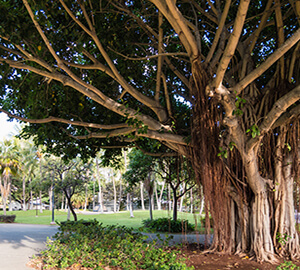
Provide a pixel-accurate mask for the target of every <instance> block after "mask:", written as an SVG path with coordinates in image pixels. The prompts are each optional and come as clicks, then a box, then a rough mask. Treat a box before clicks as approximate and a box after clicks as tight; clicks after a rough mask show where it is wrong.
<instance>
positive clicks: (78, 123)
mask: <svg viewBox="0 0 300 270" xmlns="http://www.w3.org/2000/svg"><path fill="white" fill-rule="evenodd" d="M0 112H3V113H5V114H7V116H9V117H12V118H15V119H18V120H20V121H23V122H26V123H31V124H46V123H51V122H58V123H63V124H68V125H74V126H81V127H88V128H99V129H118V128H124V127H128V125H127V124H112V125H101V124H95V123H87V122H81V121H73V120H67V119H63V118H58V117H53V116H50V117H47V118H44V119H27V118H24V117H20V116H17V115H14V114H11V113H10V112H8V111H5V110H3V109H2V108H0Z"/></svg>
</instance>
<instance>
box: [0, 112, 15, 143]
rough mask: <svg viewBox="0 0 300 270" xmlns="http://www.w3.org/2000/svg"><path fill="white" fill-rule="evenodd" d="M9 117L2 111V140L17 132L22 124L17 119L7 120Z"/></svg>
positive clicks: (0, 125) (0, 118) (0, 120)
mask: <svg viewBox="0 0 300 270" xmlns="http://www.w3.org/2000/svg"><path fill="white" fill-rule="evenodd" d="M7 120H8V117H7V116H6V114H4V113H0V141H3V139H5V138H6V139H9V137H10V135H11V134H13V135H16V134H17V127H19V126H20V125H19V124H18V123H17V121H16V120H13V122H7Z"/></svg>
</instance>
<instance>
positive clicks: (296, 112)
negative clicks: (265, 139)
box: [272, 104, 300, 129]
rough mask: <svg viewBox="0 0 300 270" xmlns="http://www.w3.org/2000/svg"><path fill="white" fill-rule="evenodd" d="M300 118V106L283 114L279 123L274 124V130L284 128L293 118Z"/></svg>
mask: <svg viewBox="0 0 300 270" xmlns="http://www.w3.org/2000/svg"><path fill="white" fill-rule="evenodd" d="M299 116H300V104H299V105H297V106H296V107H294V108H293V109H291V110H290V111H287V112H285V113H284V114H282V115H281V116H280V117H279V118H278V119H277V121H276V122H275V123H274V124H273V126H272V129H274V128H277V127H280V126H283V125H284V124H286V123H287V122H289V121H290V120H291V119H293V118H297V117H299Z"/></svg>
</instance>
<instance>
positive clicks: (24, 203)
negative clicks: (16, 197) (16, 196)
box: [22, 176, 27, 211]
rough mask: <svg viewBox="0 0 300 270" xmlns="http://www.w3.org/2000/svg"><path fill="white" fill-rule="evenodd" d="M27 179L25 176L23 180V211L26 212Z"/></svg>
mask: <svg viewBox="0 0 300 270" xmlns="http://www.w3.org/2000/svg"><path fill="white" fill-rule="evenodd" d="M25 179H26V177H25V176H23V179H22V188H23V211H26V210H27V209H26V182H25Z"/></svg>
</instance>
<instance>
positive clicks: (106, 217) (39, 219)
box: [0, 210, 203, 231]
mask: <svg viewBox="0 0 300 270" xmlns="http://www.w3.org/2000/svg"><path fill="white" fill-rule="evenodd" d="M2 214H3V212H2V211H0V215H2ZM7 214H8V215H12V214H13V215H16V220H15V222H16V223H25V224H43V225H49V224H50V222H51V220H52V212H51V211H49V210H44V211H43V213H40V212H38V215H37V216H36V210H29V211H14V212H7ZM133 214H134V218H130V215H129V212H127V211H122V212H119V213H115V214H88V215H86V214H78V215H77V218H78V219H85V220H89V219H97V220H98V221H99V222H101V223H103V225H117V224H118V225H121V226H126V227H132V228H134V229H138V228H139V227H141V226H142V220H144V219H147V218H149V211H141V210H139V211H134V212H133ZM195 216H196V217H197V223H198V230H199V229H200V231H202V230H203V229H202V228H200V226H199V224H200V219H199V215H193V214H190V213H182V212H178V219H186V220H188V221H189V222H190V223H191V224H195ZM160 217H170V218H171V217H172V212H169V211H166V210H155V211H153V218H160ZM54 220H55V221H65V220H67V213H66V212H64V211H60V210H55V218H54ZM71 220H73V216H72V215H71Z"/></svg>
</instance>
